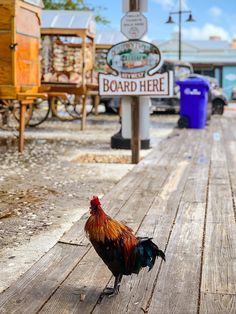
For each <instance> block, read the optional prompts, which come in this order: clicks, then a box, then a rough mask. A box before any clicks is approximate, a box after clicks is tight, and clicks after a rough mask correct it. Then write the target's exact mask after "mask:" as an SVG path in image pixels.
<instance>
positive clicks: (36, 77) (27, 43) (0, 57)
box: [0, 0, 47, 152]
mask: <svg viewBox="0 0 236 314" xmlns="http://www.w3.org/2000/svg"><path fill="white" fill-rule="evenodd" d="M41 7H42V2H41V0H0V43H1V49H0V100H9V101H11V100H15V99H17V100H19V102H20V103H21V106H20V108H21V114H20V136H19V137H20V139H19V151H21V152H22V151H23V143H24V127H25V125H24V117H25V110H26V105H29V104H31V103H32V102H33V100H34V99H35V98H37V97H41V98H45V97H47V96H46V95H45V94H40V93H38V87H39V85H40V58H39V46H40V24H41Z"/></svg>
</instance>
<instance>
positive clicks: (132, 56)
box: [99, 40, 173, 97]
mask: <svg viewBox="0 0 236 314" xmlns="http://www.w3.org/2000/svg"><path fill="white" fill-rule="evenodd" d="M107 63H108V65H109V66H110V67H111V69H112V70H113V73H114V74H105V73H99V94H100V95H101V96H116V95H119V96H122V95H130V96H132V95H135V96H141V95H145V96H158V97H169V96H170V95H172V94H173V73H172V72H166V73H158V72H157V71H158V69H159V68H160V67H161V64H162V59H161V53H160V51H159V49H158V48H157V47H156V46H154V45H152V44H150V43H148V42H145V41H141V40H132V41H125V42H122V43H119V44H117V45H115V46H113V47H112V48H111V49H110V50H109V51H108V54H107Z"/></svg>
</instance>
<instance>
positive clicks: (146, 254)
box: [135, 238, 166, 273]
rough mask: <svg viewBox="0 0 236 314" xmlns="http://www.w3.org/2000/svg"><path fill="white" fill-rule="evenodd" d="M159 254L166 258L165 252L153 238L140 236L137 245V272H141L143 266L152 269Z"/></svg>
mask: <svg viewBox="0 0 236 314" xmlns="http://www.w3.org/2000/svg"><path fill="white" fill-rule="evenodd" d="M158 256H160V257H161V258H162V259H163V260H164V261H165V260H166V258H165V253H164V252H163V251H162V250H160V249H159V248H158V246H157V245H156V244H155V243H153V242H152V239H151V238H140V239H139V243H138V245H137V247H136V254H135V273H139V271H140V269H141V268H142V267H148V268H149V271H150V270H151V269H152V268H153V266H154V264H155V261H156V258H157V257H158Z"/></svg>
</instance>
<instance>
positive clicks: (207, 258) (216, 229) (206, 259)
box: [200, 125, 236, 314]
mask: <svg viewBox="0 0 236 314" xmlns="http://www.w3.org/2000/svg"><path fill="white" fill-rule="evenodd" d="M213 129H219V125H213ZM219 147H220V149H219ZM226 149H227V141H226V140H225V139H224V137H221V138H220V139H219V140H218V141H214V142H213V152H214V154H213V155H212V166H213V171H210V185H209V193H208V210H207V217H206V232H205V248H204V255H203V267H202V284H201V292H202V294H201V302H200V304H201V310H200V313H202V314H203V313H204V314H205V313H223V312H222V311H223V309H224V308H225V302H224V300H225V298H224V296H223V295H224V294H226V295H227V294H236V280H235V274H236V249H235V247H236V225H235V214H234V204H233V200H232V188H231V182H230V177H229V169H228V166H229V164H228V162H229V159H228V157H227V154H226ZM218 164H220V169H219V170H220V171H219V173H217V170H216V166H217V165H218ZM214 167H215V169H214ZM205 293H206V294H205ZM226 299H227V298H226ZM229 300H230V298H229ZM231 300H233V299H231ZM226 308H227V306H226ZM205 311H207V312H205ZM227 313H228V312H227ZM229 313H230V307H229Z"/></svg>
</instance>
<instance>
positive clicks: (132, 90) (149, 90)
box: [99, 72, 174, 97]
mask: <svg viewBox="0 0 236 314" xmlns="http://www.w3.org/2000/svg"><path fill="white" fill-rule="evenodd" d="M173 87H174V83H173V72H166V73H162V74H160V73H156V74H154V75H151V76H150V75H148V76H144V77H141V78H135V79H132V78H123V77H120V76H115V75H112V74H103V73H99V94H100V95H101V96H114V95H117V96H124V95H129V96H132V95H135V96H156V97H169V96H171V95H173Z"/></svg>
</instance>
